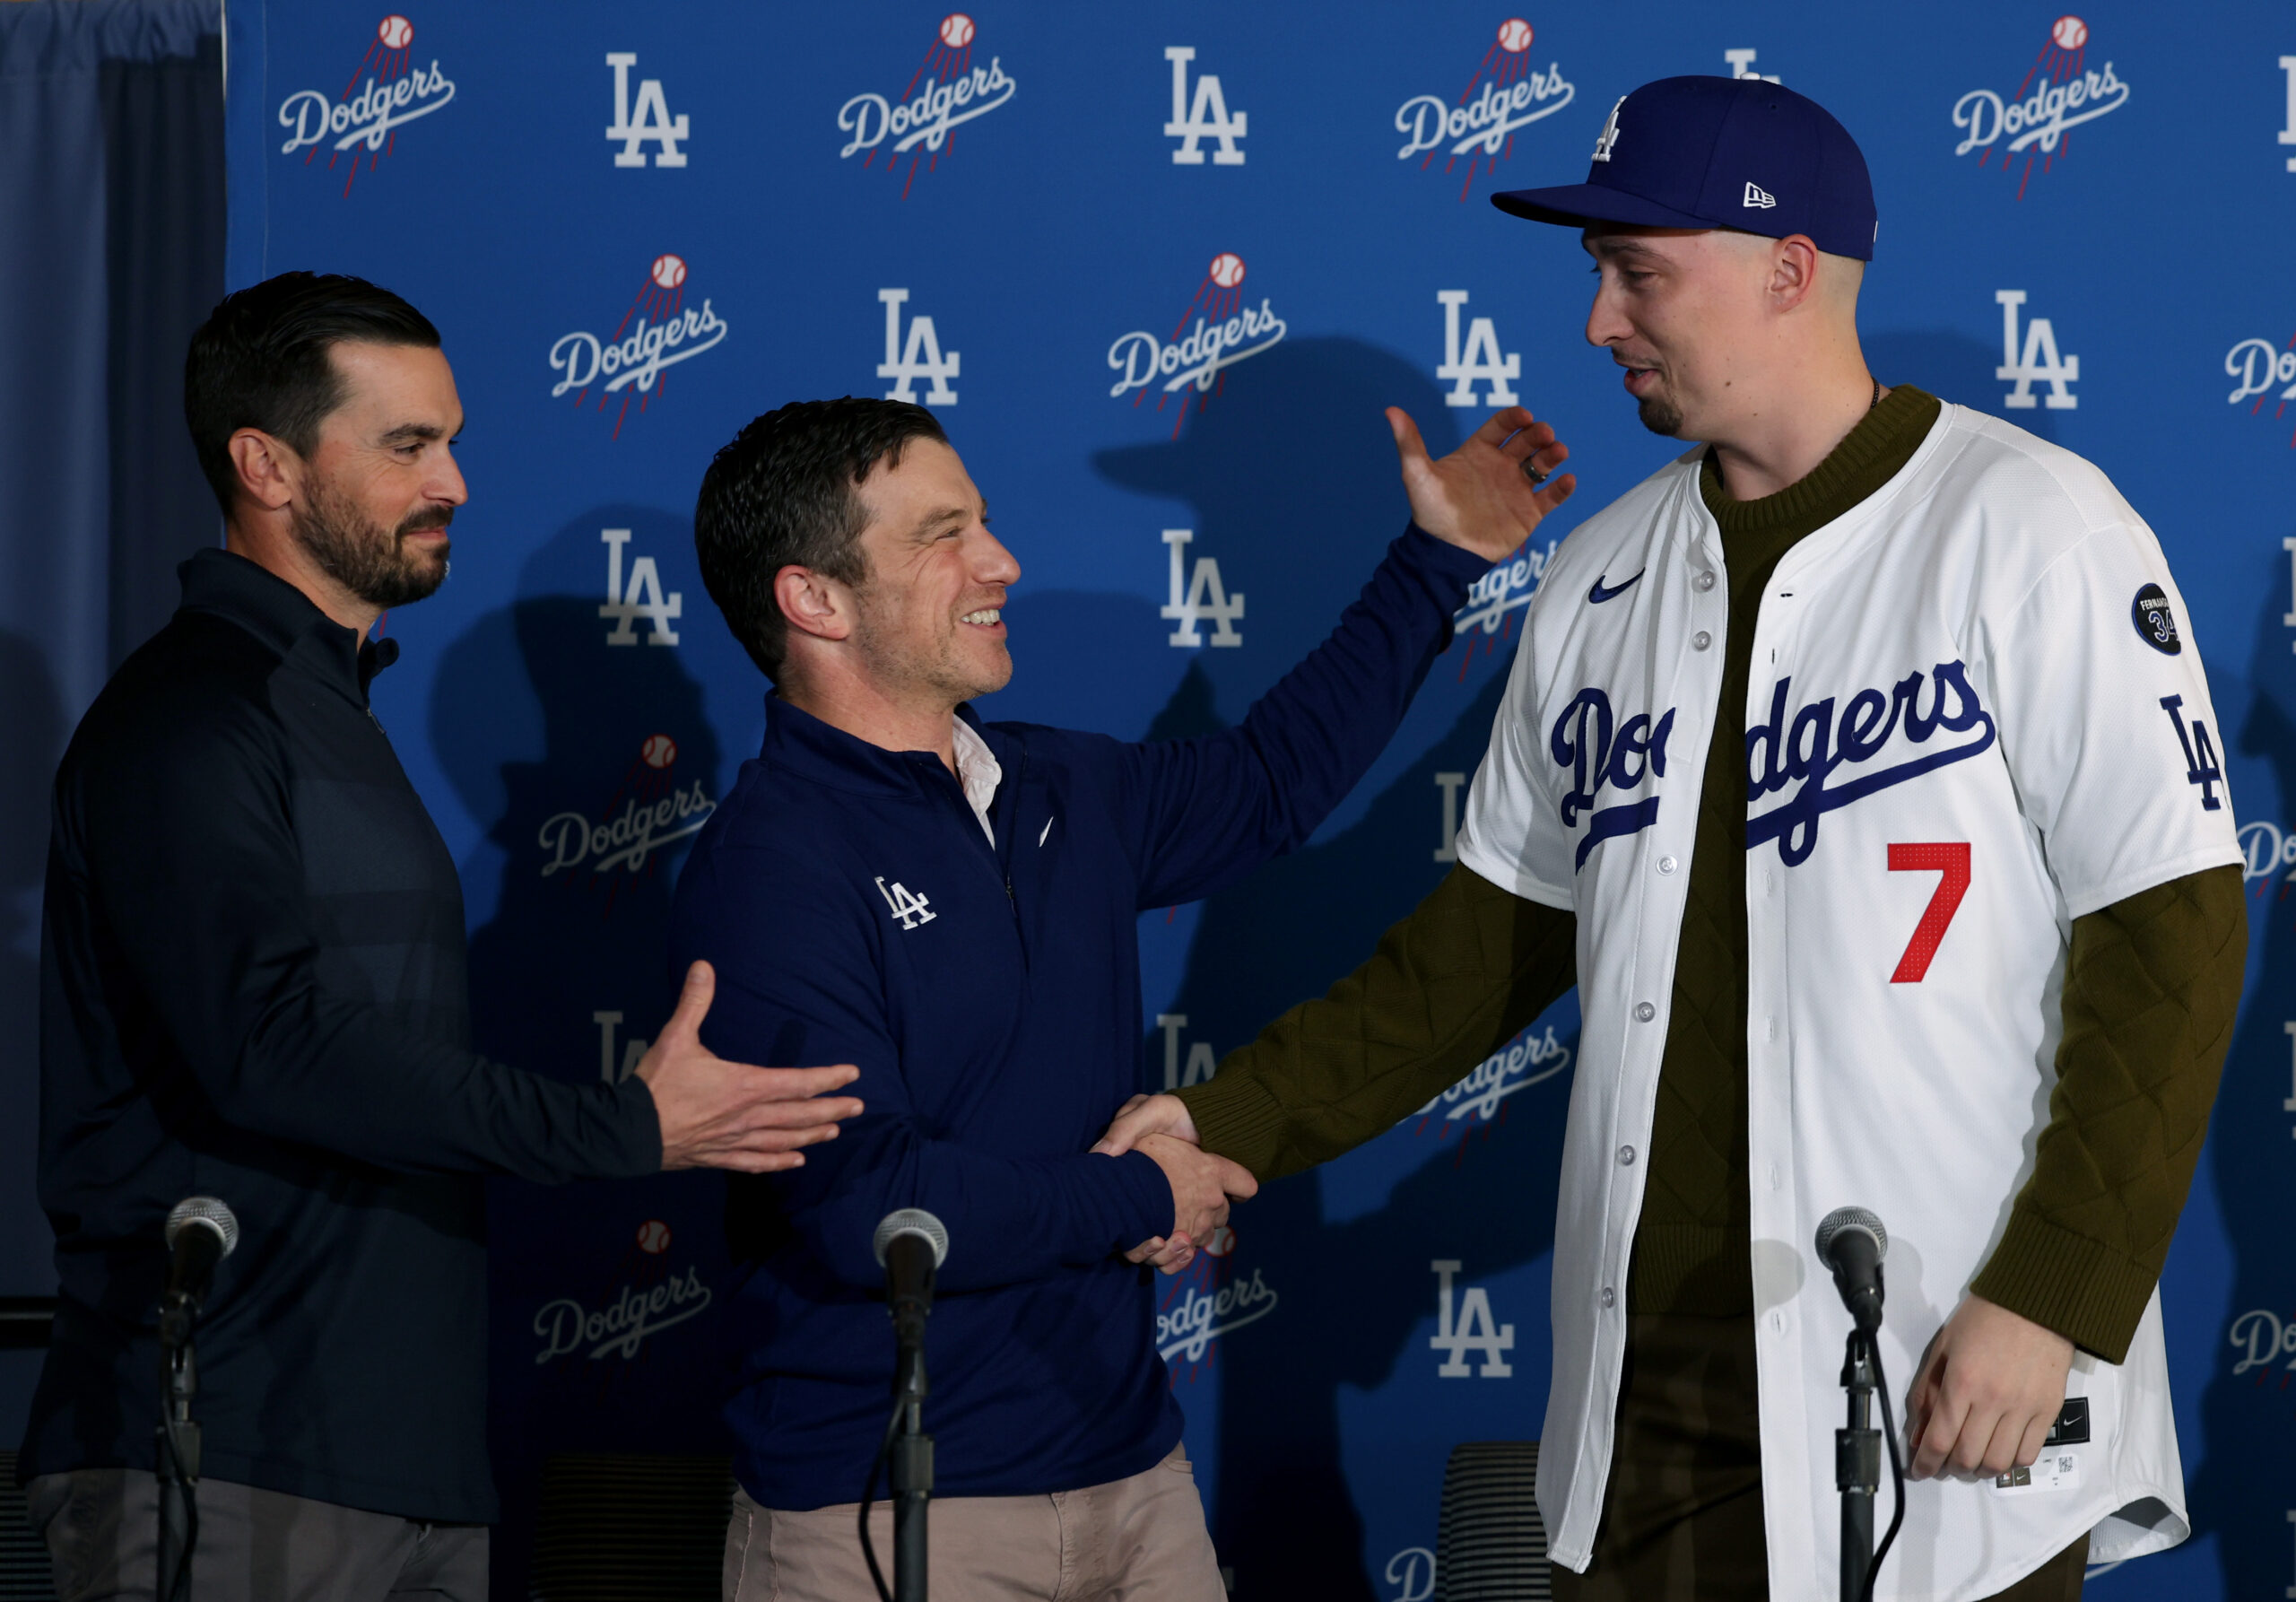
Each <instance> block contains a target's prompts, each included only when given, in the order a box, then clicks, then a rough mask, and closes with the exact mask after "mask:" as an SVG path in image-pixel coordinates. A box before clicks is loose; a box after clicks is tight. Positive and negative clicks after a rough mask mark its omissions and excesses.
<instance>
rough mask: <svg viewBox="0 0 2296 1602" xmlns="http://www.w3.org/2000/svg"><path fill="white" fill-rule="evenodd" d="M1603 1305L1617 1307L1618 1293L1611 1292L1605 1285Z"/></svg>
mask: <svg viewBox="0 0 2296 1602" xmlns="http://www.w3.org/2000/svg"><path fill="white" fill-rule="evenodd" d="M1603 1305H1604V1306H1605V1307H1616V1306H1617V1305H1618V1293H1617V1292H1616V1291H1613V1290H1612V1289H1611V1288H1610V1286H1608V1285H1605V1286H1604V1287H1603Z"/></svg>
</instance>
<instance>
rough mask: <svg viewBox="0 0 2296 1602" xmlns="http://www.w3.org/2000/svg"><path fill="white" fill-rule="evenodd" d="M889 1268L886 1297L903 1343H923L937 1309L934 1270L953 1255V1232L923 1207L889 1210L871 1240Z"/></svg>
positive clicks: (885, 1268)
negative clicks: (934, 1298)
mask: <svg viewBox="0 0 2296 1602" xmlns="http://www.w3.org/2000/svg"><path fill="white" fill-rule="evenodd" d="M871 1244H872V1245H873V1246H874V1248H875V1249H876V1253H877V1261H878V1263H879V1264H880V1265H881V1266H882V1267H883V1268H884V1271H885V1300H886V1301H887V1302H891V1304H892V1306H891V1310H892V1316H893V1329H894V1332H895V1334H896V1335H897V1336H899V1337H900V1344H901V1345H903V1346H917V1345H922V1344H923V1343H924V1340H925V1320H926V1318H928V1317H929V1316H931V1314H932V1311H933V1273H934V1270H935V1269H936V1268H938V1267H940V1266H941V1264H942V1262H943V1260H944V1259H945V1258H947V1257H948V1255H949V1232H948V1229H947V1227H946V1226H945V1225H944V1224H943V1223H942V1222H941V1221H940V1220H939V1219H937V1218H935V1217H934V1216H933V1215H932V1214H930V1213H927V1212H926V1211H925V1209H924V1208H922V1207H903V1208H901V1209H900V1211H899V1212H897V1213H888V1214H886V1215H885V1216H884V1219H883V1222H882V1223H879V1224H878V1225H877V1233H876V1238H875V1239H874V1241H872V1242H871Z"/></svg>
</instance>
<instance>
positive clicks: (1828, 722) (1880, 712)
mask: <svg viewBox="0 0 2296 1602" xmlns="http://www.w3.org/2000/svg"><path fill="white" fill-rule="evenodd" d="M1925 678H1926V679H1927V680H1928V681H1929V710H1927V711H1926V712H1924V711H1923V710H1921V700H1922V682H1923V680H1924V679H1925ZM1793 686H1794V680H1793V678H1792V677H1791V676H1790V675H1789V676H1787V677H1786V678H1782V679H1780V680H1779V681H1778V685H1777V688H1776V689H1775V690H1773V691H1772V692H1770V717H1769V719H1768V720H1767V721H1765V722H1762V723H1758V724H1756V725H1755V726H1754V727H1752V728H1750V729H1748V730H1747V731H1746V805H1747V809H1748V811H1749V813H1751V812H1752V808H1753V806H1754V805H1755V804H1756V803H1757V802H1759V801H1761V798H1762V797H1765V796H1773V795H1776V794H1777V793H1778V792H1779V791H1780V790H1782V789H1784V788H1787V785H1788V784H1794V785H1796V786H1798V788H1796V790H1795V791H1794V794H1793V795H1792V796H1791V797H1788V798H1787V800H1786V801H1785V802H1784V803H1782V804H1781V805H1777V806H1773V807H1772V808H1770V810H1769V811H1768V812H1766V813H1764V814H1761V816H1760V817H1754V816H1751V815H1750V816H1749V817H1748V818H1747V819H1746V849H1747V850H1749V851H1752V850H1754V849H1757V848H1759V847H1761V846H1764V845H1767V844H1768V843H1769V842H1770V841H1771V840H1776V841H1777V842H1778V858H1779V861H1780V862H1782V863H1784V864H1785V865H1786V866H1787V867H1798V866H1801V865H1802V864H1803V863H1804V862H1805V861H1807V860H1808V859H1809V856H1810V853H1811V852H1812V851H1813V850H1814V849H1816V848H1817V843H1818V823H1819V820H1821V819H1822V818H1823V817H1824V816H1825V814H1828V813H1830V812H1837V811H1839V810H1840V809H1841V808H1842V807H1845V806H1852V805H1856V804H1857V803H1858V802H1860V801H1863V800H1865V798H1866V797H1868V796H1873V795H1878V794H1879V793H1880V792H1882V791H1883V790H1885V789H1888V788H1891V787H1892V786H1894V785H1900V784H1905V783H1907V782H1909V781H1910V780H1912V779H1919V778H1920V777H1921V776H1922V775H1924V774H1925V773H1933V772H1935V771H1937V770H1938V769H1939V768H1943V767H1945V766H1948V765H1949V764H1951V763H1953V762H1967V761H1969V760H1970V758H1971V757H1973V756H1979V755H1982V754H1983V753H1986V752H1987V751H1990V750H1991V749H1992V748H1993V735H1994V727H1993V714H1992V713H1990V712H1988V711H1987V710H1985V706H1984V703H1983V702H1981V701H1979V699H1978V693H1977V691H1976V689H1975V688H1974V687H1973V686H1972V685H1971V684H1970V677H1969V667H1968V665H1967V664H1965V663H1962V662H1940V663H1938V664H1937V666H1935V667H1934V668H1932V669H1931V670H1930V671H1929V672H1928V673H1927V674H1926V675H1924V674H1922V673H1920V672H1918V671H1916V672H1913V673H1909V674H1908V675H1906V676H1905V677H1903V678H1901V679H1900V680H1899V681H1898V682H1897V683H1895V684H1893V685H1892V686H1891V687H1890V689H1889V690H1888V691H1887V692H1883V691H1881V690H1878V689H1874V690H1860V691H1859V692H1857V694H1855V695H1853V696H1851V697H1850V698H1849V703H1848V705H1847V706H1844V707H1842V708H1841V709H1840V711H1839V717H1837V716H1836V712H1835V700H1834V697H1832V696H1831V695H1829V696H1827V697H1826V698H1825V699H1824V700H1822V701H1813V702H1811V703H1809V704H1808V705H1806V706H1804V707H1803V708H1802V709H1801V710H1799V711H1797V712H1796V713H1795V714H1794V720H1793V722H1792V723H1791V724H1790V725H1789V724H1788V723H1787V719H1786V703H1787V696H1788V695H1789V694H1790V692H1792V690H1793ZM1948 703H1950V708H1949V705H1948ZM1900 732H1902V733H1903V734H1904V736H1905V738H1906V741H1907V743H1908V744H1912V745H1919V746H1927V745H1928V744H1929V742H1930V740H1931V738H1932V737H1933V736H1936V735H1938V734H1940V733H1944V734H1951V735H1963V734H1974V736H1975V737H1974V738H1971V739H1968V740H1964V741H1961V743H1959V744H1947V745H1944V746H1940V747H1937V748H1935V749H1930V750H1928V751H1926V752H1925V753H1924V754H1922V755H1919V756H1908V757H1907V758H1905V759H1904V760H1903V761H1900V762H1893V763H1892V764H1891V765H1890V766H1888V767H1885V768H1868V767H1867V766H1866V764H1867V763H1869V762H1873V761H1874V758H1876V757H1878V756H1879V755H1881V754H1882V752H1883V749H1884V748H1885V747H1887V746H1888V745H1889V744H1890V742H1891V741H1892V739H1893V738H1894V737H1895V736H1897V735H1898V734H1900ZM1843 767H1849V768H1854V769H1857V770H1858V771H1857V773H1856V774H1855V775H1854V776H1853V777H1852V778H1851V779H1849V780H1848V782H1846V783H1843V784H1839V785H1834V786H1833V788H1828V786H1829V785H1830V784H1831V781H1832V779H1833V775H1834V772H1835V771H1836V770H1838V769H1839V768H1843Z"/></svg>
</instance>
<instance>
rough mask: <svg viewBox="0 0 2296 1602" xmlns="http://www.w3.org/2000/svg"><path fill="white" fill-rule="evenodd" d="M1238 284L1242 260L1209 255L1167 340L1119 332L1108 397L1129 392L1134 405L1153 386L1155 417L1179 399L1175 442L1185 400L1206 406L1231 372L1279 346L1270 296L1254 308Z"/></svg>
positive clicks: (1278, 322)
mask: <svg viewBox="0 0 2296 1602" xmlns="http://www.w3.org/2000/svg"><path fill="white" fill-rule="evenodd" d="M1243 285H1244V258H1243V257H1240V256H1238V255H1237V254H1235V252H1233V251H1231V250H1222V252H1221V253H1220V254H1219V255H1217V256H1215V257H1213V258H1212V262H1211V265H1210V266H1207V267H1205V269H1204V281H1203V282H1202V283H1199V284H1197V285H1196V293H1195V294H1194V295H1192V296H1190V297H1189V299H1188V303H1187V309H1185V310H1183V311H1182V312H1181V313H1180V318H1179V321H1178V322H1177V323H1175V324H1174V325H1173V326H1172V332H1171V335H1170V338H1169V339H1161V340H1160V339H1158V338H1157V337H1156V336H1155V335H1153V334H1152V333H1149V332H1148V331H1147V330H1146V329H1143V328H1136V329H1135V330H1133V331H1132V332H1131V333H1129V334H1125V335H1118V338H1117V341H1116V343H1115V344H1112V345H1110V346H1109V367H1110V368H1111V369H1112V370H1114V371H1115V372H1116V374H1117V380H1116V382H1115V383H1114V384H1113V385H1111V386H1109V395H1110V396H1122V395H1126V394H1130V395H1131V396H1132V404H1133V405H1135V406H1137V405H1139V404H1140V403H1141V402H1142V401H1143V400H1145V399H1146V398H1147V396H1148V387H1149V386H1150V385H1152V384H1155V385H1158V386H1159V390H1160V392H1159V394H1158V395H1157V397H1156V410H1158V411H1159V412H1161V411H1162V410H1163V409H1164V403H1165V401H1167V400H1169V399H1170V398H1171V397H1172V396H1175V395H1177V396H1179V400H1180V404H1179V410H1178V412H1177V413H1176V414H1174V415H1173V417H1172V438H1173V439H1175V440H1177V439H1178V438H1179V437H1180V424H1181V422H1183V421H1185V420H1186V419H1187V404H1188V401H1189V399H1190V397H1191V395H1193V396H1195V397H1196V404H1197V405H1198V406H1199V407H1201V406H1203V405H1205V404H1208V403H1209V402H1210V401H1211V399H1212V397H1213V396H1214V395H1217V394H1218V393H1219V392H1220V391H1221V390H1222V388H1224V387H1226V384H1227V370H1228V369H1229V368H1231V367H1233V366H1234V365H1235V364H1236V363H1237V362H1239V361H1245V360H1247V359H1248V358H1250V357H1253V356H1257V355H1258V354H1260V353H1262V352H1263V351H1267V350H1271V349H1273V348H1274V346H1275V345H1277V344H1280V343H1281V342H1282V341H1283V335H1284V333H1285V331H1286V330H1285V326H1284V322H1283V318H1280V317H1278V316H1276V315H1275V308H1274V306H1273V305H1272V304H1270V303H1269V300H1268V297H1266V296H1265V295H1263V296H1261V297H1260V302H1259V304H1258V305H1257V306H1247V305H1245V304H1244V299H1243ZM1189 318H1194V319H1195V326H1194V327H1192V328H1191V327H1190V326H1188V319H1189ZM1160 380H1161V382H1160Z"/></svg>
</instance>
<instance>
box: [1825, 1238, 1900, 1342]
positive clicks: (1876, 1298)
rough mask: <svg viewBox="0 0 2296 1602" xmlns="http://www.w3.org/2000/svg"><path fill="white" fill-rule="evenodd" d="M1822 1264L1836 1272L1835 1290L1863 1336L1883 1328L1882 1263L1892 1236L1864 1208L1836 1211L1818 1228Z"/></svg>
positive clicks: (1834, 1273) (1834, 1276)
mask: <svg viewBox="0 0 2296 1602" xmlns="http://www.w3.org/2000/svg"><path fill="white" fill-rule="evenodd" d="M1817 1244H1818V1260H1819V1261H1820V1262H1822V1263H1823V1264H1824V1265H1825V1266H1826V1267H1828V1268H1831V1270H1833V1283H1834V1288H1835V1289H1836V1290H1838V1291H1839V1292H1840V1293H1841V1300H1842V1304H1843V1305H1844V1306H1845V1307H1847V1308H1848V1309H1849V1316H1850V1319H1852V1320H1853V1321H1854V1322H1855V1323H1856V1324H1857V1328H1858V1330H1859V1332H1860V1333H1861V1334H1865V1335H1871V1334H1873V1333H1874V1331H1875V1330H1877V1329H1879V1328H1881V1327H1882V1259H1883V1258H1885V1257H1887V1256H1889V1255H1890V1232H1889V1231H1887V1230H1885V1229H1883V1227H1882V1221H1881V1220H1880V1219H1878V1218H1876V1217H1874V1215H1873V1214H1871V1213H1869V1212H1867V1211H1866V1210H1865V1208H1863V1207H1836V1208H1835V1209H1834V1210H1833V1211H1832V1212H1831V1213H1829V1214H1827V1215H1825V1217H1824V1218H1823V1219H1822V1220H1821V1221H1820V1222H1819V1224H1818V1241H1817Z"/></svg>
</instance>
